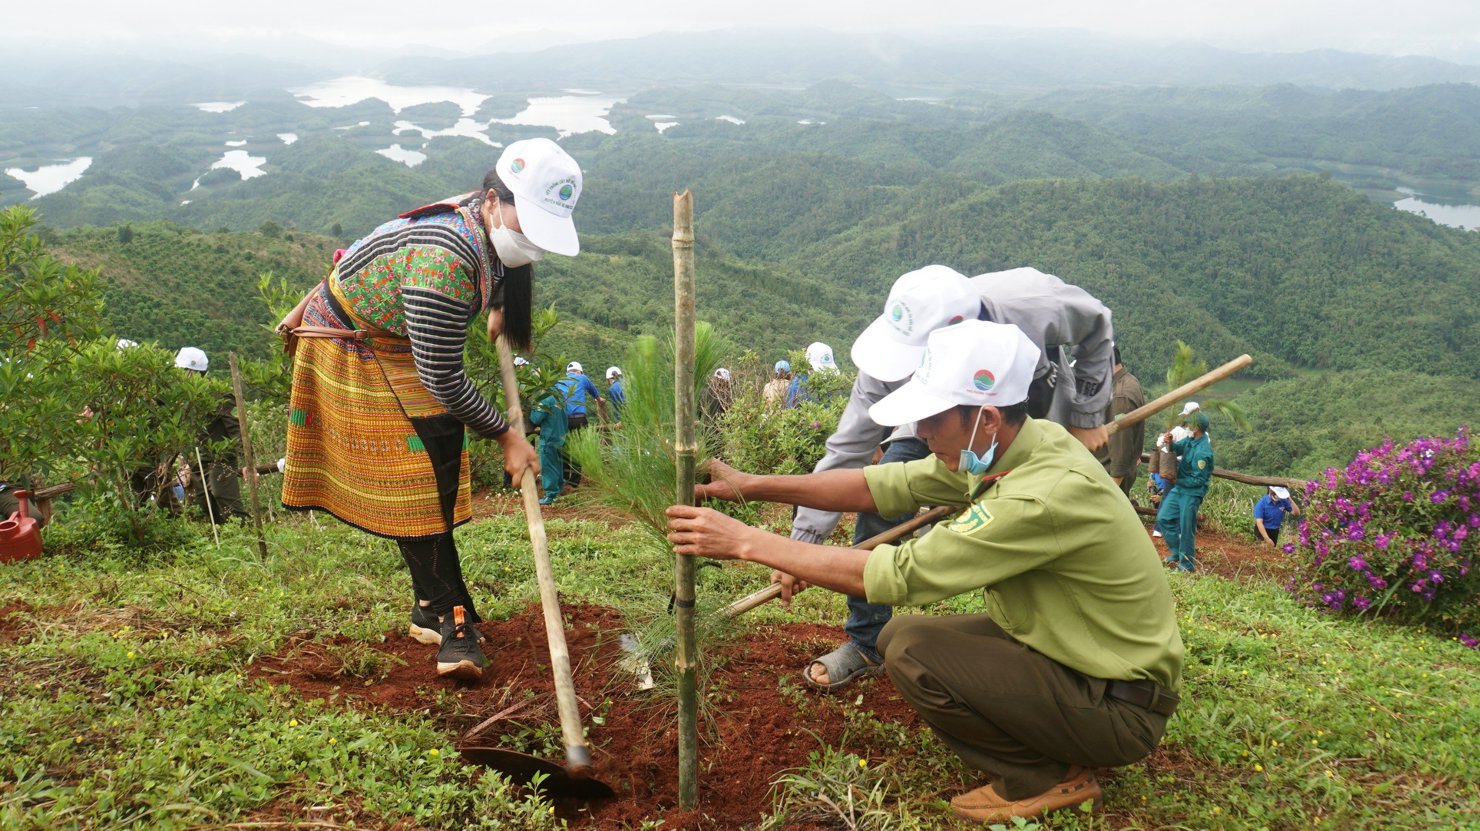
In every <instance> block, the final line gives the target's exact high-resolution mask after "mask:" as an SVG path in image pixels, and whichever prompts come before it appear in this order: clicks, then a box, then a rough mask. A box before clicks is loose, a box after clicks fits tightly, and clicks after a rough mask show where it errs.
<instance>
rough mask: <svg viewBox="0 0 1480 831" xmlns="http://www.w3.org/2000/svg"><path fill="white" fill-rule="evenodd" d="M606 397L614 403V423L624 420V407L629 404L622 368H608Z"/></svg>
mask: <svg viewBox="0 0 1480 831" xmlns="http://www.w3.org/2000/svg"><path fill="white" fill-rule="evenodd" d="M606 397H607V398H609V399H611V402H612V421H615V422H618V423H620V422H621V420H622V405H623V404H626V403H627V392H626V390H624V389H623V388H622V368H621V367H616V366H609V367H607V368H606Z"/></svg>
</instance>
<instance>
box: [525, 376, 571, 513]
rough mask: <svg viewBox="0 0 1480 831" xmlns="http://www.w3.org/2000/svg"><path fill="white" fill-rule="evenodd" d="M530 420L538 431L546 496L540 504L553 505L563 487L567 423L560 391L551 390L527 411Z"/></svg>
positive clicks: (543, 486) (541, 483)
mask: <svg viewBox="0 0 1480 831" xmlns="http://www.w3.org/2000/svg"><path fill="white" fill-rule="evenodd" d="M529 422H530V423H531V424H533V425H535V426H536V427H538V428H539V430H540V438H539V442H540V486H541V487H542V488H544V491H545V495H544V496H541V497H540V504H541V505H553V504H555V500H556V499H557V498H558V497H559V496H560V494H561V492H563V491H564V490H565V465H564V459H565V436H566V434H567V433H568V432H569V431H570V426H569V425H570V422H569V420H568V419H567V418H566V415H565V405H564V403H563V402H562V401H561V400H560V395H559V393H555V392H552V393H551V394H550V395H549V396H548V397H547V398H545V399H544V400H543V401H541V402H540V403H539V404H538V405H536V406H535V407H534V409H532V410H531V411H530V413H529Z"/></svg>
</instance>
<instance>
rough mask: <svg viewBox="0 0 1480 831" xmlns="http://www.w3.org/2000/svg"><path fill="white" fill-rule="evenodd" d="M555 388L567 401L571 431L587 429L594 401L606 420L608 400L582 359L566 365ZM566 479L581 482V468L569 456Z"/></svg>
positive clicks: (566, 459)
mask: <svg viewBox="0 0 1480 831" xmlns="http://www.w3.org/2000/svg"><path fill="white" fill-rule="evenodd" d="M555 389H556V390H557V391H559V393H560V396H561V398H562V399H563V400H564V401H565V420H566V423H567V425H568V426H569V432H570V433H574V432H576V431H577V430H584V429H586V425H587V424H588V423H589V419H588V409H589V405H590V404H591V403H592V402H595V405H596V407H597V408H598V410H599V412H600V414H601V417H602V420H605V418H606V402H605V401H604V400H603V399H602V397H601V391H600V390H598V389H596V385H595V384H593V383H591V379H590V378H587V377H586V370H585V369H584V368H583V367H582V366H581V362H580V361H571V362H570V363H568V364H566V365H565V378H564V379H562V380H561V381H560V382H559V383H557V384H556V385H555ZM565 479H566V481H568V482H570V483H571V484H572V485H579V484H580V483H581V469H580V468H579V467H577V466H576V464H575V462H572V461H571V460H570V457H569V456H566V457H565Z"/></svg>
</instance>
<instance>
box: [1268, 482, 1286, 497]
mask: <svg viewBox="0 0 1480 831" xmlns="http://www.w3.org/2000/svg"><path fill="white" fill-rule="evenodd" d="M1269 490H1270V492H1272V493H1273V494H1274V495H1275V497H1276V498H1278V499H1289V498H1290V489H1289V488H1282V487H1280V486H1279V485H1271V486H1270V488H1269Z"/></svg>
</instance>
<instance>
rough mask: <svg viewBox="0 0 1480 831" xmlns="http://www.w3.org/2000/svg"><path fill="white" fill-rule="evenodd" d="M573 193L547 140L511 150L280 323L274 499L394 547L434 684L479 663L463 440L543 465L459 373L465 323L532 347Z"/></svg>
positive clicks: (562, 158) (398, 226)
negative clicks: (462, 549)
mask: <svg viewBox="0 0 1480 831" xmlns="http://www.w3.org/2000/svg"><path fill="white" fill-rule="evenodd" d="M581 184H582V177H581V169H580V167H579V166H578V165H577V164H576V162H575V160H574V159H572V158H571V157H570V156H569V155H568V154H567V153H566V152H565V151H564V150H562V149H561V148H560V146H559V145H558V144H556V143H555V142H553V141H551V140H550V139H524V140H521V141H515V142H511V143H510V144H509V145H508V147H506V148H504V151H503V153H502V154H501V155H500V156H499V159H498V162H497V164H496V165H495V166H494V168H493V169H492V170H489V171H488V173H487V174H486V175H485V176H484V177H483V182H482V185H481V187H479V188H478V189H477V190H476V191H473V192H471V193H467V194H463V195H462V196H457V197H453V198H451V199H447V200H444V201H442V202H438V203H434V204H432V205H427V206H425V207H422V208H419V209H416V210H414V211H410V212H408V213H406V214H404V215H403V216H401V217H400V218H399V219H395V220H392V221H390V222H387V223H385V224H383V225H381V226H380V227H378V228H376V229H375V230H374V231H372V232H371V233H370V234H369V235H367V236H365V237H363V238H361V239H359V240H357V241H356V242H355V243H354V244H352V245H351V246H350V247H349V249H348V250H347V251H346V252H345V253H344V254H343V256H342V257H339V258H337V260H336V262H335V266H334V270H333V271H332V272H331V273H330V275H329V277H328V278H327V279H326V280H325V281H324V282H323V283H320V284H319V285H318V286H317V287H316V288H315V289H314V290H313V291H312V292H310V293H309V294H308V296H307V297H305V298H304V299H303V302H302V303H300V304H299V306H298V308H297V309H295V310H294V312H293V313H292V314H290V315H289V316H288V317H287V318H286V319H285V320H284V321H283V322H282V324H281V325H280V327H279V328H280V330H282V331H286V332H288V333H290V334H291V335H292V336H293V339H292V340H290V345H292V346H294V348H295V354H294V358H293V388H292V397H291V400H290V404H289V406H290V414H289V419H288V453H287V459H288V462H287V469H286V471H285V473H284V476H283V497H282V499H283V504H284V506H286V507H288V508H293V509H299V510H306V509H317V510H323V511H328V512H329V513H332V514H333V515H334V516H336V517H338V518H339V519H341V520H343V521H344V522H346V523H349V524H351V525H354V526H355V527H357V528H361V529H363V530H365V531H367V532H369V533H371V534H375V535H377V536H382V537H388V538H390V539H393V540H395V541H396V543H397V545H398V546H399V548H400V550H401V556H402V558H403V559H404V560H405V561H406V566H407V569H408V570H409V571H410V573H411V585H412V589H413V591H414V592H415V594H416V602H415V604H414V605H413V606H412V609H411V627H410V634H411V636H412V637H414V638H416V639H417V640H418V641H420V642H422V643H427V644H437V645H438V652H437V658H436V672H437V675H438V676H444V677H452V678H458V679H464V680H472V679H476V678H478V677H480V676H481V675H482V673H483V668H484V667H486V666H487V664H488V660H487V658H485V657H484V655H483V652H482V650H481V649H480V648H479V647H478V640H479V635H478V632H477V629H476V628H475V626H474V625H475V624H476V623H477V622H478V620H479V617H478V613H477V610H476V609H475V608H474V605H473V598H472V595H471V594H470V593H469V591H468V587H467V583H466V582H465V581H464V579H463V573H462V564H461V561H460V559H459V557H458V553H457V547H456V545H455V544H454V538H453V529H454V528H456V527H457V526H458V525H461V524H463V523H465V522H467V521H468V520H470V519H471V518H472V514H473V510H472V507H473V506H472V486H471V481H470V477H469V463H468V453H467V448H466V446H465V441H464V439H465V434H466V431H467V430H472V431H473V432H474V433H476V434H477V435H478V436H481V437H483V438H487V439H492V440H494V441H497V442H498V443H499V446H500V448H501V449H502V451H503V457H504V469H505V471H507V472H508V473H509V474H510V476H511V477H512V478H513V481H515V482H518V481H521V480H522V478H523V475H524V471H525V470H526V469H527V468H530V469H533V470H534V471H535V472H538V470H539V462H538V460H537V458H536V456H535V450H534V448H533V447H532V446H531V445H530V443H529V441H528V440H527V439H526V438H525V437H524V431H523V429H522V427H517V428H516V429H512V430H511V429H509V424H508V423H507V422H506V421H505V420H504V417H503V416H502V415H501V414H500V413H499V411H498V410H497V409H496V408H494V406H493V405H492V404H491V403H489V402H488V400H487V399H485V398H484V397H483V396H482V395H480V394H479V393H478V391H477V388H476V387H475V386H474V384H473V382H472V380H471V379H469V378H468V376H467V372H466V371H465V369H464V366H463V353H464V346H465V344H466V341H467V332H468V325H469V324H470V323H471V322H472V321H473V320H474V319H475V318H476V317H477V316H478V315H480V314H482V313H484V312H485V311H486V312H487V313H488V323H487V335H488V338H489V340H496V339H497V338H498V337H499V335H501V334H502V335H504V336H505V337H507V338H508V340H509V343H510V344H511V345H512V346H513V347H514V348H516V349H525V350H527V349H528V348H529V345H530V339H531V335H532V329H533V314H532V305H533V288H532V281H533V271H532V268H531V266H532V264H533V263H535V262H536V261H538V260H540V259H541V258H543V257H544V256H545V254H546V252H553V253H557V254H564V255H574V254H576V253H577V252H578V251H579V250H580V242H579V240H578V238H577V235H576V227H575V223H574V221H573V220H572V218H571V216H572V213H573V211H574V210H575V206H576V202H577V200H578V199H579V198H580V194H581Z"/></svg>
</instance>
